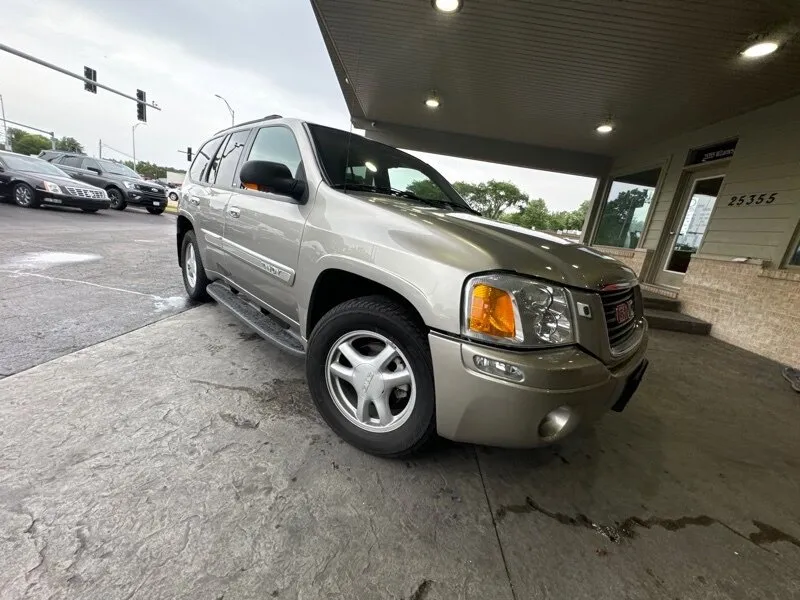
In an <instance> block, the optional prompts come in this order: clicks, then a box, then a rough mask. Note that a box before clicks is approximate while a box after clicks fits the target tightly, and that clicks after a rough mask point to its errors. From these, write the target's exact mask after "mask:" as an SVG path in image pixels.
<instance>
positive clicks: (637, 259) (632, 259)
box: [593, 246, 648, 275]
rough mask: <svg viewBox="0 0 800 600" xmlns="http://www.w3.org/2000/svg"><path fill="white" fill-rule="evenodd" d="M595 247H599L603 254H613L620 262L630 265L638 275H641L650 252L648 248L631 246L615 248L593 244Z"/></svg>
mask: <svg viewBox="0 0 800 600" xmlns="http://www.w3.org/2000/svg"><path fill="white" fill-rule="evenodd" d="M593 248H597V249H598V250H599V251H600V252H602V253H603V254H608V255H609V256H613V257H614V258H616V259H617V260H618V261H619V262H621V263H624V264H626V265H628V266H629V267H630V268H631V269H633V270H634V271H635V272H636V274H637V275H641V273H642V267H643V266H644V263H645V259H646V258H647V254H648V250H644V249H636V250H633V249H629V248H614V247H612V246H593Z"/></svg>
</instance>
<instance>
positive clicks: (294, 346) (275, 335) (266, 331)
mask: <svg viewBox="0 0 800 600" xmlns="http://www.w3.org/2000/svg"><path fill="white" fill-rule="evenodd" d="M206 291H207V292H208V295H209V296H211V297H212V298H213V299H214V300H216V301H217V302H218V303H220V304H222V305H223V306H224V307H225V308H227V309H228V310H229V311H231V312H232V313H233V314H234V315H235V316H236V317H237V318H238V319H239V320H241V321H242V322H243V323H244V324H245V325H247V326H248V327H249V328H250V329H252V330H253V331H255V332H256V333H257V334H258V335H260V336H261V337H262V338H264V339H265V340H267V341H268V342H272V343H273V344H275V345H276V346H278V347H279V348H280V349H281V350H285V351H286V352H288V353H289V354H293V355H294V356H303V357H304V356H305V355H306V350H305V348H304V347H303V344H302V342H301V341H300V340H299V339H297V338H296V337H295V336H293V335H292V334H291V333H289V331H288V330H287V329H286V328H285V327H284V326H283V324H282V323H281V322H280V321H278V320H277V319H276V318H275V317H272V316H270V315H265V314H264V313H263V312H261V310H259V309H258V308H256V307H255V306H253V305H252V304H250V303H249V302H248V301H247V300H245V299H244V298H243V297H242V296H240V295H239V294H234V293H233V292H232V291H231V289H230V288H229V287H228V286H227V285H225V284H224V283H221V282H219V281H215V282H214V283H210V284H209V285H208V287H207V288H206Z"/></svg>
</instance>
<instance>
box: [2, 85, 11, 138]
mask: <svg viewBox="0 0 800 600" xmlns="http://www.w3.org/2000/svg"><path fill="white" fill-rule="evenodd" d="M0 110H1V111H2V113H3V144H4V145H5V146H6V150H11V148H10V147H8V126H7V125H6V105H5V104H3V94H0Z"/></svg>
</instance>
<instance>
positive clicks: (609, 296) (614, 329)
mask: <svg viewBox="0 0 800 600" xmlns="http://www.w3.org/2000/svg"><path fill="white" fill-rule="evenodd" d="M636 289H637V288H636V287H633V288H628V289H624V290H614V291H609V292H601V294H600V298H601V299H602V301H603V312H604V313H605V319H606V328H607V329H608V342H609V344H611V349H612V350H615V349H618V348H620V347H621V346H623V345H624V344H625V342H627V341H628V339H630V337H631V336H632V335H633V334H634V333H635V331H636V323H637V321H638V319H637V318H636V316H637V313H638V311H639V307H638V306H637V304H638V301H637V298H638V294H636ZM629 302H630V303H631V304H630V305H629V306H632V307H633V310H632V315H631V318H630V319H629V320H628V321H625V322H624V323H618V322H617V307H618V306H619V305H621V304H626V303H629Z"/></svg>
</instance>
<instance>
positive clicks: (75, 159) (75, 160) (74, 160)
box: [58, 156, 83, 168]
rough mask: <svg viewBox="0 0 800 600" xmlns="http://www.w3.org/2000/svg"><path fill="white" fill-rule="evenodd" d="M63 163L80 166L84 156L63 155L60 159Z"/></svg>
mask: <svg viewBox="0 0 800 600" xmlns="http://www.w3.org/2000/svg"><path fill="white" fill-rule="evenodd" d="M58 162H59V163H61V164H62V165H67V166H68V167H79V168H80V166H81V164H82V163H83V158H82V157H80V156H62V157H61V158H60V159H59V161H58Z"/></svg>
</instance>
